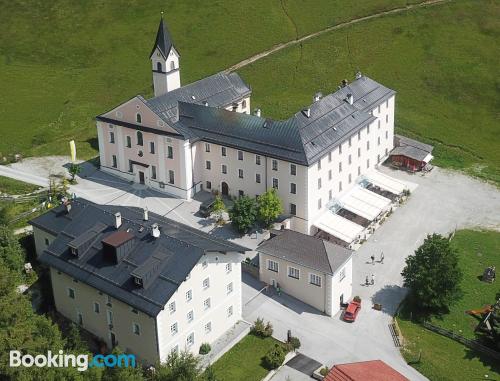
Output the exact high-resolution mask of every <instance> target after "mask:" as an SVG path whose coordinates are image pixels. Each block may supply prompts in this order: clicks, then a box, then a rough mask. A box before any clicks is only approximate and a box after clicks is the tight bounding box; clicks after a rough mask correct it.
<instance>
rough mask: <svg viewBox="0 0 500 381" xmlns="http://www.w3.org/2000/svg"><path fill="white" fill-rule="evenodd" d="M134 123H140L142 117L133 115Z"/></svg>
mask: <svg viewBox="0 0 500 381" xmlns="http://www.w3.org/2000/svg"><path fill="white" fill-rule="evenodd" d="M135 121H136V122H137V123H142V116H141V114H139V113H137V114H136V115H135Z"/></svg>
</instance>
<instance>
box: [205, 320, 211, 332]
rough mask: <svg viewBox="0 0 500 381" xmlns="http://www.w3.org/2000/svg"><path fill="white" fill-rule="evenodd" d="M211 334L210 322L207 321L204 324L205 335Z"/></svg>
mask: <svg viewBox="0 0 500 381" xmlns="http://www.w3.org/2000/svg"><path fill="white" fill-rule="evenodd" d="M210 332H212V322H211V321H209V322H208V323H207V324H205V333H210Z"/></svg>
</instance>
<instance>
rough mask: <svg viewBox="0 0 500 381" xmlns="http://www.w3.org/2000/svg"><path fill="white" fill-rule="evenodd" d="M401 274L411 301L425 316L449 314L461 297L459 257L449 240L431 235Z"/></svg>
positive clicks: (437, 235) (409, 259) (408, 259)
mask: <svg viewBox="0 0 500 381" xmlns="http://www.w3.org/2000/svg"><path fill="white" fill-rule="evenodd" d="M401 275H402V276H403V278H404V286H405V287H408V288H409V289H410V298H411V299H410V300H411V301H412V302H413V303H414V306H415V307H417V308H418V309H419V311H420V312H422V313H423V314H426V313H430V312H436V313H441V312H446V311H447V310H448V306H449V305H450V304H452V303H453V302H454V301H456V300H457V299H458V298H459V297H460V296H461V290H460V281H461V279H462V272H461V270H460V268H459V267H458V255H457V252H456V250H455V249H454V248H453V247H452V246H451V245H450V241H449V240H448V239H447V238H444V237H442V236H441V235H439V234H433V235H432V236H431V235H428V236H427V238H426V239H425V241H424V243H423V244H422V245H421V246H420V247H419V248H418V249H417V250H416V251H415V254H413V255H410V256H409V257H408V258H406V267H405V268H404V269H403V272H402V273H401Z"/></svg>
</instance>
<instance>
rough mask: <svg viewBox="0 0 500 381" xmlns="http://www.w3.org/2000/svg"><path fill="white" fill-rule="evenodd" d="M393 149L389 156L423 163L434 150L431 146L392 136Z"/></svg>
mask: <svg viewBox="0 0 500 381" xmlns="http://www.w3.org/2000/svg"><path fill="white" fill-rule="evenodd" d="M394 145H395V148H394V149H393V150H392V151H391V156H394V155H402V156H406V157H409V158H411V159H415V160H418V161H423V160H424V159H425V158H426V157H427V155H429V154H430V153H431V152H432V150H433V149H434V147H433V146H431V145H429V144H425V143H421V142H419V141H416V140H413V139H410V138H407V137H406V136H402V135H394Z"/></svg>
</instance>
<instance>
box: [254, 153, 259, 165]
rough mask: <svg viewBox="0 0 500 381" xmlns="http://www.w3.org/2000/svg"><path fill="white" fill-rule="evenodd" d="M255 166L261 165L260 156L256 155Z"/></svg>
mask: <svg viewBox="0 0 500 381" xmlns="http://www.w3.org/2000/svg"><path fill="white" fill-rule="evenodd" d="M255 164H257V165H260V155H255Z"/></svg>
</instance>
